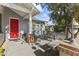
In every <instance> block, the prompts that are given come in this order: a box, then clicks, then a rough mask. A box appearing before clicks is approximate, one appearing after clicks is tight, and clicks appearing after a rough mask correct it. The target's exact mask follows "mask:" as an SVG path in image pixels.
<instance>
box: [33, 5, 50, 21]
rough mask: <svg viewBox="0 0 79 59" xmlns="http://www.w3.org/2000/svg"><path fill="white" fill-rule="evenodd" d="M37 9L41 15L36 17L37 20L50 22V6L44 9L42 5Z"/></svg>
mask: <svg viewBox="0 0 79 59" xmlns="http://www.w3.org/2000/svg"><path fill="white" fill-rule="evenodd" d="M34 6H36V5H35V4H34ZM36 8H37V9H38V10H39V11H40V13H39V14H37V15H36V16H35V18H36V19H38V20H42V21H49V19H50V17H49V15H48V14H49V13H50V12H49V10H48V9H47V8H48V6H47V5H45V7H44V8H42V7H41V6H40V5H37V6H36Z"/></svg>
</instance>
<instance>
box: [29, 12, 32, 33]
mask: <svg viewBox="0 0 79 59" xmlns="http://www.w3.org/2000/svg"><path fill="white" fill-rule="evenodd" d="M29 34H32V14H31V13H29Z"/></svg>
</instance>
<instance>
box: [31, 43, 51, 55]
mask: <svg viewBox="0 0 79 59" xmlns="http://www.w3.org/2000/svg"><path fill="white" fill-rule="evenodd" d="M39 47H40V48H41V49H43V50H44V51H42V50H41V49H37V50H36V47H35V46H33V47H32V49H34V50H35V51H34V54H35V55H36V56H52V53H51V51H50V50H51V49H52V47H50V46H48V44H45V45H39Z"/></svg>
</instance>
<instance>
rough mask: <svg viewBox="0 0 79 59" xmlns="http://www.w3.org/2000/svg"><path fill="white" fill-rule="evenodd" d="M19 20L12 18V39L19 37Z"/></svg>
mask: <svg viewBox="0 0 79 59" xmlns="http://www.w3.org/2000/svg"><path fill="white" fill-rule="evenodd" d="M18 24H19V21H18V19H14V18H11V19H10V39H15V38H18V37H19V25H18Z"/></svg>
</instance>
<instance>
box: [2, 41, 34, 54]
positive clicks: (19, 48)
mask: <svg viewBox="0 0 79 59" xmlns="http://www.w3.org/2000/svg"><path fill="white" fill-rule="evenodd" d="M3 47H4V48H5V56H35V54H34V53H33V52H34V51H33V49H32V48H31V46H30V45H28V44H27V43H25V42H24V43H23V44H21V42H18V41H16V42H15V41H8V42H5V43H4V45H3Z"/></svg>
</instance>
